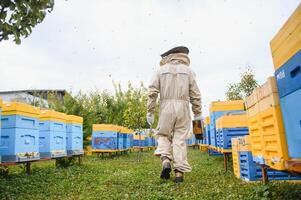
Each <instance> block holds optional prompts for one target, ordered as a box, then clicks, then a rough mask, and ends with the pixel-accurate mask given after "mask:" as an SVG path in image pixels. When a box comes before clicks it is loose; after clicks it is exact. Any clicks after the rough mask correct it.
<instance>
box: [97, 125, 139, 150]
mask: <svg viewBox="0 0 301 200" xmlns="http://www.w3.org/2000/svg"><path fill="white" fill-rule="evenodd" d="M92 129H93V130H92V131H93V132H92V149H93V151H98V150H124V149H129V148H130V145H131V141H128V140H130V137H128V135H129V134H132V133H133V131H131V130H129V129H125V128H124V127H121V126H117V125H112V124H93V127H92Z"/></svg>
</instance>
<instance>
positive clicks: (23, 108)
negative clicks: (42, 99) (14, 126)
mask: <svg viewBox="0 0 301 200" xmlns="http://www.w3.org/2000/svg"><path fill="white" fill-rule="evenodd" d="M39 114H40V109H39V108H37V107H34V106H31V105H29V104H25V103H20V102H5V103H3V104H2V115H24V116H28V117H38V116H39Z"/></svg>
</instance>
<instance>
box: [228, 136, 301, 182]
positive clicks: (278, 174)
mask: <svg viewBox="0 0 301 200" xmlns="http://www.w3.org/2000/svg"><path fill="white" fill-rule="evenodd" d="M232 145H233V147H232V158H233V170H234V174H235V176H236V177H238V178H241V179H242V180H245V181H258V180H261V179H262V170H261V167H260V166H258V165H256V164H255V162H254V160H253V156H252V152H251V138H250V136H248V135H247V136H244V137H237V138H233V139H232ZM267 175H268V178H269V179H270V180H301V177H300V176H295V175H291V174H289V173H287V172H283V171H277V170H273V169H267Z"/></svg>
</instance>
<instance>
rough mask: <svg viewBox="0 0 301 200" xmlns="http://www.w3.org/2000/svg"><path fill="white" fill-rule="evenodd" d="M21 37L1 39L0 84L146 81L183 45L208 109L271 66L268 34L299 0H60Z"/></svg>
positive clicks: (80, 85)
mask: <svg viewBox="0 0 301 200" xmlns="http://www.w3.org/2000/svg"><path fill="white" fill-rule="evenodd" d="M55 3H56V4H55V7H54V10H53V12H52V13H50V14H48V15H47V16H46V18H45V20H44V21H43V23H42V24H39V25H37V26H36V27H35V28H34V29H33V33H32V34H31V35H30V36H29V37H28V38H26V39H23V41H22V44H21V45H19V46H18V45H15V44H14V43H13V42H12V41H5V42H2V43H0V69H1V73H0V74H1V78H0V91H6V90H19V89H67V90H72V91H73V92H77V91H79V90H83V91H91V90H94V89H95V88H98V89H101V90H103V89H107V90H110V91H112V89H113V87H112V80H115V81H119V82H121V83H122V84H123V85H125V84H126V83H127V82H128V81H129V80H130V81H132V82H133V83H134V84H136V85H137V84H139V82H140V81H144V83H145V85H147V84H148V83H149V81H150V79H151V76H152V73H153V71H154V69H155V68H157V67H158V63H159V61H160V56H159V55H160V54H161V53H163V52H164V51H166V50H168V49H170V48H172V47H175V46H178V45H185V46H187V47H189V48H190V57H191V67H192V68H193V69H194V71H195V72H196V74H197V79H198V83H199V87H200V89H201V92H202V96H203V102H204V104H205V105H204V109H205V110H207V105H208V103H209V102H210V101H213V100H219V99H220V100H223V99H224V98H225V95H224V93H225V90H226V88H227V84H229V83H231V82H236V81H238V80H239V74H240V73H241V72H242V70H243V69H244V68H245V67H246V66H252V67H254V70H255V73H256V78H257V79H258V81H259V82H260V83H263V82H264V81H265V79H266V78H267V77H268V76H270V75H272V74H273V63H272V58H271V53H270V47H269V42H270V40H271V39H272V37H273V36H274V35H275V34H276V33H277V31H278V30H279V29H280V28H281V26H282V25H283V24H284V22H285V21H286V20H287V18H288V17H289V16H290V15H291V13H292V12H293V11H294V10H295V9H296V8H297V6H298V4H299V3H300V0H252V1H241V0H236V1H234V0H233V1H231V0H186V1H184V0H164V1H163V0H152V1H150V0H143V1H141V0H109V1H108V0H106V1H105V0H89V1H87V0H69V1H63V0H56V1H55Z"/></svg>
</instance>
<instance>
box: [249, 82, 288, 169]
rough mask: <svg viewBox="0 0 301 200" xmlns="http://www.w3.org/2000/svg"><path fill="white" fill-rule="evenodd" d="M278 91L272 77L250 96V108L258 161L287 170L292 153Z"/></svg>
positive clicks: (252, 136) (255, 153) (253, 143)
mask: <svg viewBox="0 0 301 200" xmlns="http://www.w3.org/2000/svg"><path fill="white" fill-rule="evenodd" d="M277 91H278V90H277V85H276V81H275V78H274V77H269V78H268V80H267V82H266V83H265V84H264V85H262V86H261V87H259V88H257V89H255V90H254V91H253V93H252V94H251V95H250V96H249V97H248V98H247V99H246V107H247V115H248V124H249V129H250V135H251V141H252V154H253V159H254V161H255V162H257V163H259V164H266V165H268V166H270V167H271V168H273V169H277V170H284V169H285V167H284V160H286V159H287V156H288V155H287V145H286V139H285V133H284V128H283V122H282V116H281V110H280V105H279V96H278V92H277Z"/></svg>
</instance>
